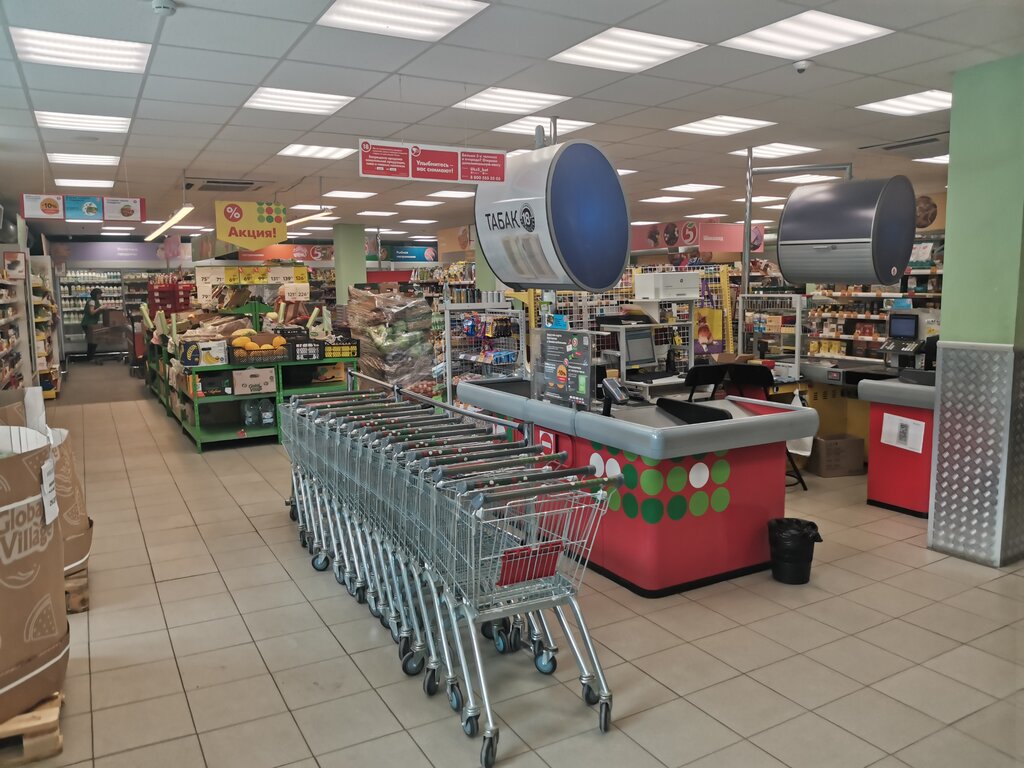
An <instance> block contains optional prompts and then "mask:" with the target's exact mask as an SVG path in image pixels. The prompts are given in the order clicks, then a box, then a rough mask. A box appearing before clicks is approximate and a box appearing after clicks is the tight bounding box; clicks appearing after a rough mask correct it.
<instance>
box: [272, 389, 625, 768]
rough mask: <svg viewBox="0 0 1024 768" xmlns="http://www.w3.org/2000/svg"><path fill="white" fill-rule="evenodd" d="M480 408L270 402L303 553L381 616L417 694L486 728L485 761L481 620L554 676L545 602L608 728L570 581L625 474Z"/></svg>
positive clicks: (401, 402)
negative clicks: (276, 405) (556, 447)
mask: <svg viewBox="0 0 1024 768" xmlns="http://www.w3.org/2000/svg"><path fill="white" fill-rule="evenodd" d="M488 419H489V417H480V416H475V415H473V414H469V413H466V412H464V411H460V410H459V409H455V408H452V407H450V406H440V405H438V404H436V403H432V402H430V401H426V400H425V399H422V398H419V397H417V396H415V395H412V394H410V393H407V392H404V391H402V390H394V391H393V392H383V393H382V392H336V393H321V394H318V395H315V396H309V397H293V398H292V399H291V400H290V401H289V402H287V403H284V404H282V405H281V407H280V423H281V432H282V442H283V444H284V446H285V449H286V450H287V452H288V454H289V457H290V458H291V462H292V480H293V496H292V499H291V500H290V502H289V503H290V505H291V515H292V519H293V520H295V521H296V522H297V523H298V528H299V542H300V544H301V545H302V546H304V547H306V548H308V550H309V552H310V554H311V555H313V559H312V565H313V567H314V568H315V569H316V570H318V571H325V570H327V569H328V568H330V567H331V566H332V564H333V570H334V574H335V578H336V579H337V581H338V583H339V584H342V585H344V586H345V587H346V589H347V590H348V592H349V594H351V595H352V596H353V597H354V598H355V599H356V600H358V601H359V602H360V603H365V604H366V606H367V609H368V610H369V611H370V613H371V614H372V615H373V616H375V617H377V618H379V620H380V621H381V624H382V625H384V626H385V627H387V628H388V629H389V630H390V632H391V636H392V638H393V639H394V641H395V642H396V644H397V645H398V657H399V662H400V664H401V667H402V670H403V671H404V672H405V673H406V674H407V675H410V676H414V675H419V674H421V673H422V674H423V690H424V692H425V693H426V694H427V695H428V696H433V695H435V694H436V693H437V692H438V691H439V690H440V689H441V687H442V685H443V687H444V690H445V692H446V694H447V698H448V702H449V704H450V705H451V708H452V709H453V710H454V711H456V712H458V713H459V714H460V720H461V725H462V729H463V731H464V732H465V733H466V735H467V736H470V737H474V736H477V735H478V734H479V733H480V732H481V730H482V732H483V744H482V747H481V755H480V760H481V764H482V765H484V766H485V767H486V768H489V766H491V765H493V764H494V761H495V758H496V755H497V747H498V735H499V734H498V728H497V726H496V725H495V721H494V716H493V713H492V711H491V706H490V697H489V692H488V686H487V681H486V676H485V668H486V667H487V666H488V664H489V662H488V661H487V658H488V657H487V656H485V654H484V653H483V651H482V649H481V643H480V635H483V636H484V637H486V638H488V639H489V640H491V641H492V642H493V644H494V648H495V650H496V651H497V652H498V653H502V654H515V653H518V652H520V651H523V652H525V653H528V654H529V655H530V656H531V657H532V661H533V664H532V666H533V667H534V669H535V671H536V672H539V673H541V674H546V675H550V674H552V673H554V671H555V669H556V667H557V660H558V657H557V652H558V648H557V646H556V645H555V641H554V637H553V635H552V631H551V626H550V624H549V616H550V615H552V614H553V615H554V617H555V619H556V620H557V622H558V625H559V628H560V630H561V632H562V634H563V635H564V637H565V642H566V645H567V646H568V647H569V651H570V653H571V654H572V657H573V660H574V661H575V663H576V664H577V666H578V668H579V670H580V684H581V691H582V697H583V699H584V701H585V702H586V703H587V704H588V705H598V725H599V728H600V730H601V731H606V730H607V729H608V727H609V724H610V721H611V700H612V697H611V691H610V690H609V689H608V684H607V681H606V680H605V677H604V673H603V671H602V668H601V665H600V662H599V660H598V658H597V654H596V651H595V648H594V643H593V641H592V640H591V637H590V633H589V631H588V629H587V625H586V622H585V621H584V618H583V615H582V612H581V610H580V607H579V603H578V602H577V599H576V595H577V592H578V590H579V587H580V583H581V581H582V578H583V573H584V571H585V568H586V564H587V561H588V559H589V556H590V549H591V547H592V546H593V542H594V537H595V535H596V532H597V527H598V525H599V524H600V521H601V518H602V516H603V515H604V513H605V511H606V509H607V503H608V494H609V492H610V491H611V490H613V489H614V488H615V487H617V485H618V484H619V483H620V482H621V478H619V477H616V478H597V477H594V470H593V468H592V467H590V466H585V467H561V466H560V462H564V461H565V460H566V459H567V455H566V454H565V453H561V454H555V455H544V454H543V452H542V450H543V449H542V448H541V447H540V446H532V445H529V444H528V443H527V442H526V441H525V440H519V441H512V442H510V441H508V440H507V439H506V438H505V436H504V430H502V434H501V435H496V434H495V431H494V429H493V424H492V423H488ZM489 421H490V422H493V421H496V420H495V419H493V418H490V419H489ZM464 629H465V630H467V631H462V630H464ZM481 717H482V718H483V727H482V729H481V723H480V720H481Z"/></svg>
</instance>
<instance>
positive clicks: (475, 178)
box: [359, 139, 505, 184]
mask: <svg viewBox="0 0 1024 768" xmlns="http://www.w3.org/2000/svg"><path fill="white" fill-rule="evenodd" d="M359 175H360V176H369V177H376V178H384V179H411V180H415V181H443V182H448V183H452V184H479V183H487V182H503V181H505V153H504V152H502V151H500V150H488V149H465V148H462V147H438V146H430V145H426V144H402V143H399V142H389V141H376V140H374V139H362V140H360V142H359Z"/></svg>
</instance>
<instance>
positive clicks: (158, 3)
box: [153, 0, 178, 16]
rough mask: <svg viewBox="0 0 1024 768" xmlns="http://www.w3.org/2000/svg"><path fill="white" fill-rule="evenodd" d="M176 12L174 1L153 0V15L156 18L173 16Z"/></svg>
mask: <svg viewBox="0 0 1024 768" xmlns="http://www.w3.org/2000/svg"><path fill="white" fill-rule="evenodd" d="M177 10H178V4H177V3H176V2H175V0H153V13H155V14H156V15H157V16H173V15H174V12H175V11H177Z"/></svg>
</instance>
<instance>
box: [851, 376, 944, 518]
mask: <svg viewBox="0 0 1024 768" xmlns="http://www.w3.org/2000/svg"><path fill="white" fill-rule="evenodd" d="M857 397H858V398H859V399H861V400H866V401H868V402H870V403H871V432H870V441H871V443H870V446H869V451H868V455H869V456H870V459H869V460H868V504H873V505H875V506H878V507H884V508H885V509H891V510H894V511H896V512H903V513H905V514H908V515H913V516H915V517H928V508H929V505H930V503H931V490H932V448H933V446H932V435H933V430H934V423H935V387H933V386H927V385H923V384H908V383H905V382H902V381H896V380H888V381H861V382H860V383H859V384H858V385H857Z"/></svg>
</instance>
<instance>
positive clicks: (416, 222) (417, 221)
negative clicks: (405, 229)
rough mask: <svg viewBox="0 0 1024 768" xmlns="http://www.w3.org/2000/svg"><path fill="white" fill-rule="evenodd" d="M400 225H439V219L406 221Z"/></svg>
mask: <svg viewBox="0 0 1024 768" xmlns="http://www.w3.org/2000/svg"><path fill="white" fill-rule="evenodd" d="M398 223H399V224H437V219H405V220H404V221H400V222H398Z"/></svg>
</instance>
